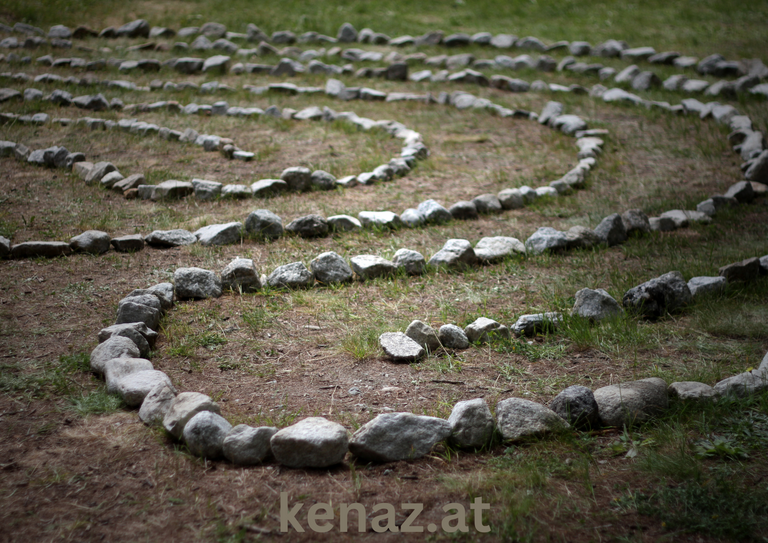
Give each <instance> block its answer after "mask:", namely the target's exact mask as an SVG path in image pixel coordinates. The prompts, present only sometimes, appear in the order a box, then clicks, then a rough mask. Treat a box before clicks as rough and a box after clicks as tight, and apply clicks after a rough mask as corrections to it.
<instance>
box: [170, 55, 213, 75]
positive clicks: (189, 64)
mask: <svg viewBox="0 0 768 543" xmlns="http://www.w3.org/2000/svg"><path fill="white" fill-rule="evenodd" d="M204 62H205V61H204V60H203V59H201V58H193V57H182V58H179V59H176V62H174V63H173V69H174V70H176V71H177V72H179V73H182V74H187V75H191V74H195V73H197V72H199V71H201V70H202V69H203V64H204Z"/></svg>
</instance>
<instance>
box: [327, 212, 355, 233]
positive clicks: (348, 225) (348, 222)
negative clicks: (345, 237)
mask: <svg viewBox="0 0 768 543" xmlns="http://www.w3.org/2000/svg"><path fill="white" fill-rule="evenodd" d="M326 222H327V223H328V229H329V230H330V231H331V232H351V231H354V230H360V229H361V228H362V227H363V225H362V224H360V221H358V220H357V219H356V218H354V217H350V216H349V215H333V216H332V217H328V218H327V219H326Z"/></svg>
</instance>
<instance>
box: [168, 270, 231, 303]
mask: <svg viewBox="0 0 768 543" xmlns="http://www.w3.org/2000/svg"><path fill="white" fill-rule="evenodd" d="M173 284H174V287H175V293H176V297H177V298H180V299H186V298H192V299H204V298H218V297H219V296H221V280H220V279H219V278H218V277H217V276H216V274H215V273H213V272H212V271H209V270H204V269H202V268H177V269H176V271H175V272H173Z"/></svg>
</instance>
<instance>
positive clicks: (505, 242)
mask: <svg viewBox="0 0 768 543" xmlns="http://www.w3.org/2000/svg"><path fill="white" fill-rule="evenodd" d="M516 253H517V254H523V255H524V254H525V245H524V244H523V242H521V241H520V240H518V239H517V238H511V237H505V236H495V237H491V238H482V239H481V240H480V241H478V242H477V245H475V255H476V256H477V258H478V260H480V262H487V263H490V262H498V261H499V260H503V259H505V258H507V257H508V256H510V255H513V254H516Z"/></svg>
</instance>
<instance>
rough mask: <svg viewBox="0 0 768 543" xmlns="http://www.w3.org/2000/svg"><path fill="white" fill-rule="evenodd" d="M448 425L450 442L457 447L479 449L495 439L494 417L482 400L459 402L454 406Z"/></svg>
mask: <svg viewBox="0 0 768 543" xmlns="http://www.w3.org/2000/svg"><path fill="white" fill-rule="evenodd" d="M448 424H450V425H451V435H450V438H449V441H450V443H451V444H452V445H454V446H456V447H460V448H466V449H479V448H481V447H484V446H485V445H487V444H488V443H489V442H490V440H491V438H492V437H493V430H494V420H493V415H492V414H491V410H490V409H489V408H488V404H487V403H486V402H485V400H484V399H482V398H476V399H474V400H466V401H462V402H458V403H457V404H456V405H455V406H453V410H452V411H451V416H450V417H449V418H448Z"/></svg>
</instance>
